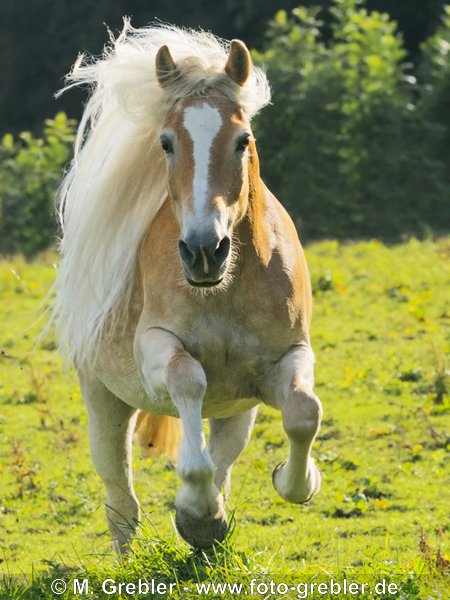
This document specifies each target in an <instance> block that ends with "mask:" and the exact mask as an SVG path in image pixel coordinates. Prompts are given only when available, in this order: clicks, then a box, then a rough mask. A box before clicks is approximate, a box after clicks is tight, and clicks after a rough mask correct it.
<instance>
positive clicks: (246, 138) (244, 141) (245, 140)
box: [236, 133, 250, 152]
mask: <svg viewBox="0 0 450 600" xmlns="http://www.w3.org/2000/svg"><path fill="white" fill-rule="evenodd" d="M249 142H250V134H249V133H243V134H242V135H240V136H239V137H238V138H237V140H236V152H244V150H245V149H246V148H247V146H248V144H249Z"/></svg>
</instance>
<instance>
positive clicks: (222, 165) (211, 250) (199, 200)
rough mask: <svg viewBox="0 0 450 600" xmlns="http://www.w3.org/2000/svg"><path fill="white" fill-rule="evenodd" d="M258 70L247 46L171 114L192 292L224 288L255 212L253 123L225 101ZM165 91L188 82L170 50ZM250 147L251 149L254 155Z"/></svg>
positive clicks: (167, 138)
mask: <svg viewBox="0 0 450 600" xmlns="http://www.w3.org/2000/svg"><path fill="white" fill-rule="evenodd" d="M250 69H251V58H250V53H249V52H248V50H247V48H246V46H245V45H244V44H243V43H242V42H239V41H236V40H235V41H233V42H232V43H231V49H230V53H229V56H228V60H227V62H226V65H225V69H224V72H223V73H219V74H216V75H214V76H213V79H212V80H211V81H214V82H216V84H217V85H214V84H213V83H212V82H211V81H210V83H209V84H208V83H206V84H205V87H204V88H203V89H202V92H201V93H200V92H199V93H194V94H190V95H187V96H186V97H182V98H181V99H180V100H178V101H177V102H176V103H175V105H174V106H173V108H172V109H171V110H170V111H169V112H168V114H167V118H166V121H165V124H164V128H163V130H162V132H161V136H160V140H161V145H162V148H163V150H164V152H165V155H166V162H167V170H168V189H169V193H170V195H171V197H172V200H173V203H174V206H175V212H176V216H177V219H178V222H179V225H180V231H181V234H180V239H179V252H180V256H181V261H182V265H183V269H184V274H185V277H186V279H187V281H188V282H189V284H191V285H193V286H197V287H212V286H216V285H218V284H219V283H220V282H221V281H222V280H223V279H224V277H225V276H226V274H227V271H228V270H229V268H230V264H231V255H232V248H231V246H232V237H233V231H234V228H235V227H236V225H237V223H238V222H239V220H240V219H242V217H243V215H244V214H245V212H246V210H247V203H248V188H249V183H248V161H249V155H250V153H251V152H252V151H254V140H253V138H252V132H251V129H250V122H249V119H248V118H247V117H246V115H245V113H244V112H243V110H242V109H241V108H240V107H239V105H238V103H236V102H235V101H233V100H232V99H231V97H230V96H228V97H227V95H226V94H223V93H220V91H218V90H220V89H221V87H222V89H225V87H226V86H227V85H228V87H229V88H231V89H235V90H237V91H238V90H239V88H240V87H241V86H243V85H245V83H246V81H247V79H248V77H249V74H250ZM156 71H157V74H158V78H159V81H160V84H161V85H162V86H163V87H164V86H166V85H171V82H173V81H176V80H177V79H178V83H179V79H180V78H182V77H183V75H182V74H180V70H179V68H178V66H177V64H176V63H175V61H174V59H173V58H172V56H171V54H170V51H169V49H168V48H167V46H163V47H162V48H160V50H159V52H158V54H157V57H156ZM249 146H250V149H249Z"/></svg>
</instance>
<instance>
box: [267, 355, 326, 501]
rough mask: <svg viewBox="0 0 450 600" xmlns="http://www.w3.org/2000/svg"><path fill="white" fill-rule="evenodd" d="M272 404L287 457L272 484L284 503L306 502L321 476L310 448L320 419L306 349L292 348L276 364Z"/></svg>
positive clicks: (312, 356)
mask: <svg viewBox="0 0 450 600" xmlns="http://www.w3.org/2000/svg"><path fill="white" fill-rule="evenodd" d="M278 373H279V376H278V378H277V381H276V384H275V389H274V393H275V404H276V405H277V406H278V408H281V413H282V417H283V427H284V430H285V432H286V435H287V437H288V439H289V457H288V459H287V460H286V461H284V462H282V463H281V464H279V465H278V467H276V469H275V470H274V472H273V484H274V487H275V489H276V490H277V492H278V493H279V494H280V496H281V497H282V498H284V499H285V500H287V501H288V502H295V503H303V502H307V501H308V500H309V499H310V498H312V496H314V495H315V494H316V493H317V492H318V491H319V489H320V484H321V476H320V472H319V470H318V469H317V467H316V465H315V463H314V459H313V458H312V457H311V447H312V444H313V442H314V438H315V437H316V435H317V432H318V431H319V427H320V421H321V417H322V406H321V403H320V400H319V399H318V398H317V396H316V395H315V394H314V392H313V382H314V355H313V353H312V350H311V349H310V348H309V347H308V346H306V345H305V346H296V347H295V348H293V349H292V350H291V351H290V352H288V353H287V354H286V355H285V356H284V357H283V358H282V359H281V361H280V364H279V371H278Z"/></svg>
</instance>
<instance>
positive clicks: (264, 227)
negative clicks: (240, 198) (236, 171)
mask: <svg viewBox="0 0 450 600" xmlns="http://www.w3.org/2000/svg"><path fill="white" fill-rule="evenodd" d="M250 151H251V157H250V159H249V168H248V182H249V184H248V202H247V211H246V214H245V217H244V219H243V220H242V222H241V224H240V227H239V239H240V241H241V242H242V248H243V252H244V256H245V258H246V259H247V260H251V259H256V260H259V261H262V262H263V263H267V261H268V260H269V256H268V251H269V231H268V223H267V194H268V191H267V188H266V187H265V185H264V183H263V181H262V179H261V176H260V173H259V159H258V154H257V152H256V148H254V147H253V148H250Z"/></svg>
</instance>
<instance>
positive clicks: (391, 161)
mask: <svg viewBox="0 0 450 600" xmlns="http://www.w3.org/2000/svg"><path fill="white" fill-rule="evenodd" d="M360 5H361V1H360V0H335V2H334V3H333V7H332V9H331V11H332V14H333V17H334V22H333V24H332V31H331V36H330V37H329V41H328V43H326V42H325V41H324V31H323V30H324V28H323V23H322V22H321V21H320V20H319V19H318V15H319V12H318V10H317V9H307V8H303V7H300V8H297V9H294V10H293V11H292V13H291V14H290V15H288V14H287V13H286V12H285V11H279V12H278V13H277V15H276V17H275V19H274V20H273V21H272V22H271V23H270V25H269V30H268V43H267V50H266V51H265V52H263V53H258V52H254V58H255V60H256V61H257V62H258V63H260V64H263V65H264V66H265V67H266V69H267V71H268V76H269V80H270V82H271V85H272V89H273V106H272V107H271V108H269V109H267V111H266V112H265V113H264V115H263V117H262V118H261V119H260V120H259V121H258V122H257V127H256V133H257V137H258V142H259V148H260V151H261V155H262V164H263V169H262V170H263V176H265V177H266V178H267V180H268V183H269V185H270V186H271V187H272V188H273V191H275V193H276V194H277V195H279V197H280V199H281V200H282V201H283V202H285V203H286V204H287V205H288V207H289V208H290V210H291V212H292V213H293V214H294V216H296V218H297V220H298V221H299V222H300V224H301V230H302V233H303V234H304V235H305V237H306V238H309V239H311V238H317V237H336V236H338V237H350V238H354V237H361V236H363V237H367V236H381V237H383V238H385V239H392V238H398V237H399V236H400V235H401V234H404V233H415V234H420V235H423V234H424V233H425V232H426V231H427V230H428V228H429V227H432V228H435V229H437V230H440V229H443V228H445V225H446V224H445V222H444V218H445V210H446V207H447V203H448V193H449V191H450V179H449V174H448V170H446V169H445V163H444V161H443V159H442V154H443V151H444V148H443V146H442V135H443V130H445V131H447V132H448V127H447V124H446V123H445V122H444V119H448V111H447V116H445V117H444V116H443V114H442V108H443V106H444V105H445V98H447V97H448V96H446V94H448V86H449V85H450V75H449V67H448V56H447V54H445V57H444V58H443V57H442V54H443V52H444V50H443V48H444V49H445V48H447V51H448V42H447V45H445V44H443V42H442V40H443V39H444V35H447V36H448V28H447V29H445V27H443V31H442V32H438V34H436V37H435V38H433V41H430V43H429V44H428V46H427V48H428V54H429V59H428V60H429V63H430V64H431V65H432V69H431V67H430V69H429V70H430V71H431V73H432V75H431V74H430V78H429V79H430V81H429V82H428V83H427V84H425V82H424V83H423V84H419V83H418V82H417V78H416V77H414V76H412V75H411V74H410V73H409V71H408V66H407V65H405V64H404V60H405V58H406V52H405V50H404V48H403V43H402V39H401V36H400V35H399V33H398V31H397V27H396V24H395V23H394V22H393V21H391V20H390V19H389V17H388V16H387V15H385V14H382V13H379V12H370V13H369V12H368V11H367V10H365V9H364V8H361V6H360ZM444 25H445V24H444ZM445 32H446V33H445ZM439 58H440V60H439ZM437 82H439V85H438V84H437ZM425 88H426V90H427V94H428V96H429V98H430V100H429V101H428V102H427V103H426V104H427V106H426V108H425V106H423V107H422V101H421V98H422V95H423V94H424V93H425V91H424V90H425ZM439 99H440V100H439ZM436 102H437V103H438V104H439V107H437V106H436V104H435V103H436ZM423 104H424V105H425V102H424V103H423ZM447 136H448V133H447ZM447 147H448V146H447ZM448 225H449V223H448V215H447V226H448Z"/></svg>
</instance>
